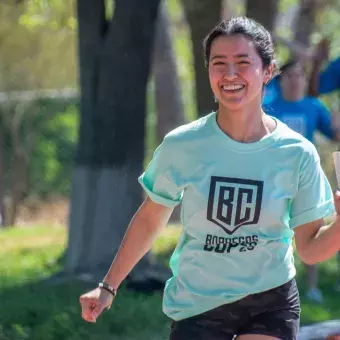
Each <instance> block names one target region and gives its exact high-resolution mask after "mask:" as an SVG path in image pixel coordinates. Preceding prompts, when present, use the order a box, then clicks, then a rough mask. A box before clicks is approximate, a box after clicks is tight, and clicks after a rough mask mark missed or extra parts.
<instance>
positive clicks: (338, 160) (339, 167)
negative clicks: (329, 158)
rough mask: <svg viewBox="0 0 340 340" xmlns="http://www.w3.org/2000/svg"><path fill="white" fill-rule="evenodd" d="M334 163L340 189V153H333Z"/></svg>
mask: <svg viewBox="0 0 340 340" xmlns="http://www.w3.org/2000/svg"><path fill="white" fill-rule="evenodd" d="M333 163H334V168H335V174H336V180H337V182H338V189H340V151H335V152H333Z"/></svg>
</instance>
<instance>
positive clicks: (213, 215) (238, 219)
mask: <svg viewBox="0 0 340 340" xmlns="http://www.w3.org/2000/svg"><path fill="white" fill-rule="evenodd" d="M262 193H263V181H255V180H250V179H241V178H231V177H218V176H212V177H211V181H210V191H209V201H208V210H207V219H208V220H209V221H211V222H213V223H215V224H217V225H218V226H219V227H221V228H222V229H223V230H224V231H225V232H226V233H227V234H229V235H231V234H233V233H234V232H235V231H236V230H237V229H238V228H240V227H241V226H244V225H249V224H256V223H257V222H258V221H259V218H260V213H261V205H262Z"/></svg>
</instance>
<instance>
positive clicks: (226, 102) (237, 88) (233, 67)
mask: <svg viewBox="0 0 340 340" xmlns="http://www.w3.org/2000/svg"><path fill="white" fill-rule="evenodd" d="M271 76H272V67H271V66H270V67H267V68H264V67H263V64H262V60H261V58H260V56H259V55H258V53H257V51H256V49H255V46H254V44H253V43H252V41H251V40H250V39H249V38H247V37H245V36H244V35H242V34H237V35H234V36H230V37H226V36H220V37H218V38H216V39H215V40H214V41H213V43H212V45H211V50H210V59H209V79H210V85H211V88H212V90H213V92H214V94H215V96H216V98H217V99H218V101H219V103H220V105H223V106H224V107H226V108H227V109H229V110H239V109H241V108H242V107H244V106H246V105H247V104H249V103H252V102H253V101H254V99H256V98H257V99H259V102H261V101H262V88H263V84H264V83H267V82H268V81H269V80H270V79H271Z"/></svg>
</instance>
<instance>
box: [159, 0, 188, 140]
mask: <svg viewBox="0 0 340 340" xmlns="http://www.w3.org/2000/svg"><path fill="white" fill-rule="evenodd" d="M153 71H154V76H155V101H156V111H157V127H156V129H157V142H158V143H160V142H161V141H162V140H163V138H164V136H165V135H166V134H167V133H168V132H169V131H171V130H173V129H174V128H176V127H177V126H179V125H181V124H183V123H184V107H183V101H182V95H181V88H180V82H179V77H178V72H177V67H176V59H175V55H174V50H173V48H172V40H171V27H170V20H169V18H168V13H167V11H166V6H165V2H164V0H163V3H162V5H161V6H160V8H159V13H158V19H157V31H156V40H155V49H154V64H153Z"/></svg>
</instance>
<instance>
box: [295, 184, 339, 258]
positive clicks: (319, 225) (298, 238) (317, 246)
mask: <svg viewBox="0 0 340 340" xmlns="http://www.w3.org/2000/svg"><path fill="white" fill-rule="evenodd" d="M334 205H335V209H336V218H335V221H334V222H333V223H331V224H330V225H326V226H325V225H324V221H323V219H319V220H316V221H313V222H310V223H306V224H303V225H301V226H299V227H296V228H295V229H294V232H295V244H296V250H297V253H298V254H299V256H300V258H301V260H302V261H303V262H304V263H306V264H309V265H311V264H315V263H318V262H322V261H325V260H328V259H329V258H331V257H333V256H334V255H335V254H336V253H337V252H338V251H339V250H340V192H338V191H337V192H336V193H335V194H334Z"/></svg>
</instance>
